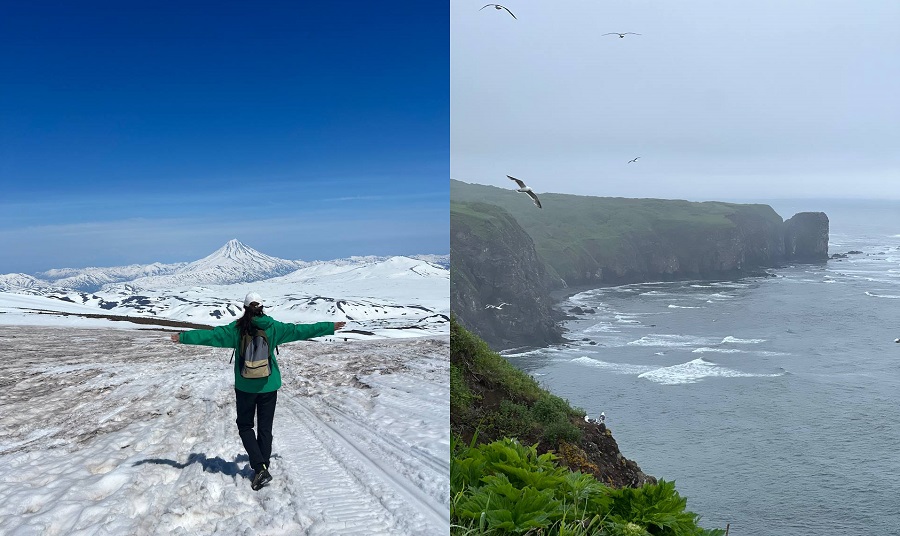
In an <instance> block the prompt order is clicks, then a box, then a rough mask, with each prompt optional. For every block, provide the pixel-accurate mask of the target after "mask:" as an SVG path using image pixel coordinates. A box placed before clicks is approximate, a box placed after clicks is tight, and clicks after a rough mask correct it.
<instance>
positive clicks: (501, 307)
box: [484, 302, 509, 310]
mask: <svg viewBox="0 0 900 536" xmlns="http://www.w3.org/2000/svg"><path fill="white" fill-rule="evenodd" d="M504 305H509V304H508V303H506V302H503V303H501V304H500V305H491V304H490V303H489V304H487V305H485V306H484V308H485V309H497V310H501V309H503V306H504Z"/></svg>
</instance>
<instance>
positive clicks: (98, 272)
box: [37, 262, 187, 292]
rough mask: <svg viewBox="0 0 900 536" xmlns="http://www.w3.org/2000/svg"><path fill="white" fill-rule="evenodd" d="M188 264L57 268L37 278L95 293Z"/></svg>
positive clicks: (41, 273)
mask: <svg viewBox="0 0 900 536" xmlns="http://www.w3.org/2000/svg"><path fill="white" fill-rule="evenodd" d="M186 264H187V263H183V262H182V263H175V264H162V263H159V262H155V263H152V264H132V265H128V266H113V267H110V268H98V267H90V268H57V269H53V270H47V271H46V272H40V273H38V274H37V276H38V277H40V278H41V279H43V280H46V281H48V282H49V283H50V284H51V285H53V286H57V287H65V288H70V289H75V290H82V291H85V292H93V291H96V290H99V289H100V288H101V287H103V285H108V284H110V283H119V282H122V281H132V280H134V279H137V278H140V277H148V276H154V275H165V274H170V273H172V272H174V271H175V270H177V269H179V268H181V267H183V266H185V265H186Z"/></svg>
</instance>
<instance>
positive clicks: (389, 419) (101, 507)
mask: <svg viewBox="0 0 900 536" xmlns="http://www.w3.org/2000/svg"><path fill="white" fill-rule="evenodd" d="M448 344H449V337H447V336H439V337H437V338H416V339H390V340H379V341H352V342H346V343H345V342H334V341H333V342H328V341H326V342H298V343H291V344H288V345H284V346H282V347H281V353H280V355H279V360H280V364H281V369H282V374H283V377H284V386H283V387H282V389H281V391H279V397H278V410H277V412H276V417H275V426H274V438H275V439H274V452H273V454H274V457H273V461H272V473H273V476H274V480H273V482H272V483H271V484H270V485H269V486H267V487H266V488H263V489H262V490H260V491H258V492H254V491H252V490H251V489H250V480H249V479H250V476H251V473H252V471H251V470H250V468H249V467H248V463H247V457H246V454H245V453H244V451H243V448H242V446H241V443H240V439H239V437H238V434H237V428H236V426H235V424H234V417H235V415H234V400H233V398H234V392H233V387H232V386H233V377H232V376H233V374H232V372H231V368H230V367H229V365H228V364H227V360H228V355H229V353H228V351H226V350H221V349H212V348H204V347H196V346H185V345H175V344H174V343H171V342H170V341H168V336H167V334H165V333H158V334H157V333H148V332H139V331H135V330H98V329H88V330H82V329H74V328H65V329H60V328H56V327H24V328H23V327H4V326H0V358H3V360H4V362H6V361H7V359H6V358H7V357H9V356H10V353H11V352H12V349H13V347H15V348H16V351H17V352H20V353H21V352H25V353H27V354H28V355H29V356H31V358H30V359H28V360H20V361H17V362H16V364H15V365H13V370H8V371H7V372H8V374H6V375H4V378H5V379H3V380H2V382H3V384H2V386H3V389H2V390H0V405H2V407H3V410H4V411H3V415H4V417H3V419H2V421H0V464H2V466H3V467H4V471H2V472H0V533H3V534H9V535H31V534H42V535H44V534H46V535H57V534H185V535H188V534H190V535H194V534H214V533H215V534H223V535H238V534H328V535H354V534H360V535H361V534H366V535H371V534H376V535H377V534H385V535H405V534H410V535H418V534H422V535H433V534H447V533H448V532H449V439H448V423H449V419H450V408H449V349H448ZM173 358H174V359H173ZM12 378H15V379H12Z"/></svg>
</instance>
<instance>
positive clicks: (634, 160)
mask: <svg viewBox="0 0 900 536" xmlns="http://www.w3.org/2000/svg"><path fill="white" fill-rule="evenodd" d="M638 158H640V156H635V157H634V159H633V160H629V161H628V163H629V164H630V163H632V162H637V159H638Z"/></svg>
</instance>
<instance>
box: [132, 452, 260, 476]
mask: <svg viewBox="0 0 900 536" xmlns="http://www.w3.org/2000/svg"><path fill="white" fill-rule="evenodd" d="M272 457H273V458H277V457H278V456H272ZM249 461H250V457H249V456H247V455H246V454H241V455H240V456H238V457H236V458H235V459H234V461H233V462H226V461H225V460H223V459H222V458H220V457H218V456H216V457H215V458H207V457H206V454H203V453H199V452H193V453H191V454H190V455H189V456H188V459H187V461H186V462H184V463H178V462H176V461H174V460H164V459H161V458H148V459H146V460H141V461H138V462H134V465H144V464H145V463H153V464H157V465H168V466H171V467H174V468H176V469H184V468H185V467H187V466H189V465H191V464H194V463H199V464H200V465H201V466H202V467H203V471H204V472H206V473H222V474H223V475H228V476H241V477H243V478H246V479H247V480H251V479H253V469H251V468H250V465H249V464H248V463H246V462H249ZM239 464H240V465H242V466H243V467H241V466H240V465H239Z"/></svg>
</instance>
